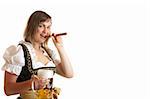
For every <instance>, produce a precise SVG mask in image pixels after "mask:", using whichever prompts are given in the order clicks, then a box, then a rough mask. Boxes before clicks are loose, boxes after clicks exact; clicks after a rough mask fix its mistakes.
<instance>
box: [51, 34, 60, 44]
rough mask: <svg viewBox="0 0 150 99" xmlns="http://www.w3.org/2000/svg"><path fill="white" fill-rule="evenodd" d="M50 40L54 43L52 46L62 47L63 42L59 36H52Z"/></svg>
mask: <svg viewBox="0 0 150 99" xmlns="http://www.w3.org/2000/svg"><path fill="white" fill-rule="evenodd" d="M52 40H53V42H54V44H55V46H56V47H57V46H62V45H63V41H62V38H61V36H56V34H53V36H52Z"/></svg>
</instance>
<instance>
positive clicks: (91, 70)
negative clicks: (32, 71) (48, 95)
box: [0, 0, 150, 99]
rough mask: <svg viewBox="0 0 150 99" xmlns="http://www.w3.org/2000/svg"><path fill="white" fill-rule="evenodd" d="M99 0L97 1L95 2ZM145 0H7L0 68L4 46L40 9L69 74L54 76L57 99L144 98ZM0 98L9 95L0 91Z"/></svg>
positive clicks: (1, 10) (149, 69) (149, 74)
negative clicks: (57, 36) (58, 35)
mask: <svg viewBox="0 0 150 99" xmlns="http://www.w3.org/2000/svg"><path fill="white" fill-rule="evenodd" d="M98 1H99V2H98ZM149 7H150V1H149V0H97V1H96V0H84V1H81V0H74V1H71V0H64V1H63V0H60V1H58V0H55V1H54V0H41V1H40V0H32V1H31V0H25V1H21V0H18V1H17V0H11V1H9V2H8V0H5V1H3V2H2V1H1V2H0V22H1V23H0V35H1V36H0V45H1V46H0V52H1V53H0V57H1V62H0V65H1V67H2V66H3V64H4V60H3V58H2V56H3V53H4V51H5V49H6V48H7V47H8V46H10V45H12V44H17V43H18V42H19V41H20V40H22V36H23V31H24V28H25V25H26V22H27V19H28V17H29V16H30V14H31V13H32V12H34V11H35V10H43V11H46V12H47V13H49V14H50V15H51V16H52V18H53V27H52V30H53V31H54V32H68V35H67V36H66V37H64V46H65V49H66V52H67V53H68V56H69V57H70V60H71V62H72V65H73V68H74V73H75V75H74V78H72V79H67V78H63V77H60V76H58V75H56V76H55V86H57V87H60V88H61V89H62V92H61V95H60V96H59V98H60V99H150V66H149V65H150V33H149V32H150V8H149ZM3 76H4V72H3V71H0V77H1V82H0V98H2V99H15V98H16V97H17V96H9V97H8V96H5V94H4V92H3Z"/></svg>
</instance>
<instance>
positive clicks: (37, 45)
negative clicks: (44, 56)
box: [33, 43, 41, 50]
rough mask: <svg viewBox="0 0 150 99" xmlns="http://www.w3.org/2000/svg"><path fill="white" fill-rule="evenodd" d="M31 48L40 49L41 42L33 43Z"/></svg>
mask: <svg viewBox="0 0 150 99" xmlns="http://www.w3.org/2000/svg"><path fill="white" fill-rule="evenodd" d="M33 48H34V49H36V50H40V48H41V44H39V43H33Z"/></svg>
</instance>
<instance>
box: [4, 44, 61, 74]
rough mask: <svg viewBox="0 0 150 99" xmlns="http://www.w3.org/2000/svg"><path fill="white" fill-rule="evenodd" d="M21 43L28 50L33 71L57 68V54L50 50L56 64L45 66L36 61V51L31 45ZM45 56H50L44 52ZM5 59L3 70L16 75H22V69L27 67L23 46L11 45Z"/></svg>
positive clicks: (50, 63)
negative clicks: (43, 68) (41, 68)
mask: <svg viewBox="0 0 150 99" xmlns="http://www.w3.org/2000/svg"><path fill="white" fill-rule="evenodd" d="M20 43H23V44H24V45H26V47H27V48H28V50H29V53H30V56H31V60H32V68H33V69H36V68H40V67H55V65H57V64H58V61H57V59H56V54H55V53H54V51H52V50H50V51H51V58H52V59H53V61H54V62H53V61H49V62H48V63H47V64H46V65H45V64H43V63H42V62H39V61H36V54H35V50H34V48H33V46H32V44H31V43H29V42H25V41H20ZM43 50H44V49H43ZM44 55H47V56H48V54H47V53H46V51H45V50H44ZM3 58H4V60H5V64H4V65H3V67H2V70H4V71H7V72H10V73H13V74H16V75H20V73H21V70H22V67H23V66H25V59H24V52H23V49H22V46H21V45H18V46H15V45H11V46H10V47H8V48H7V49H6V51H5V53H4V55H3Z"/></svg>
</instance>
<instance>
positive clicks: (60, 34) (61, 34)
mask: <svg viewBox="0 0 150 99" xmlns="http://www.w3.org/2000/svg"><path fill="white" fill-rule="evenodd" d="M63 35H67V33H59V34H55V36H63ZM52 36H54V33H53V34H52Z"/></svg>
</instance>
